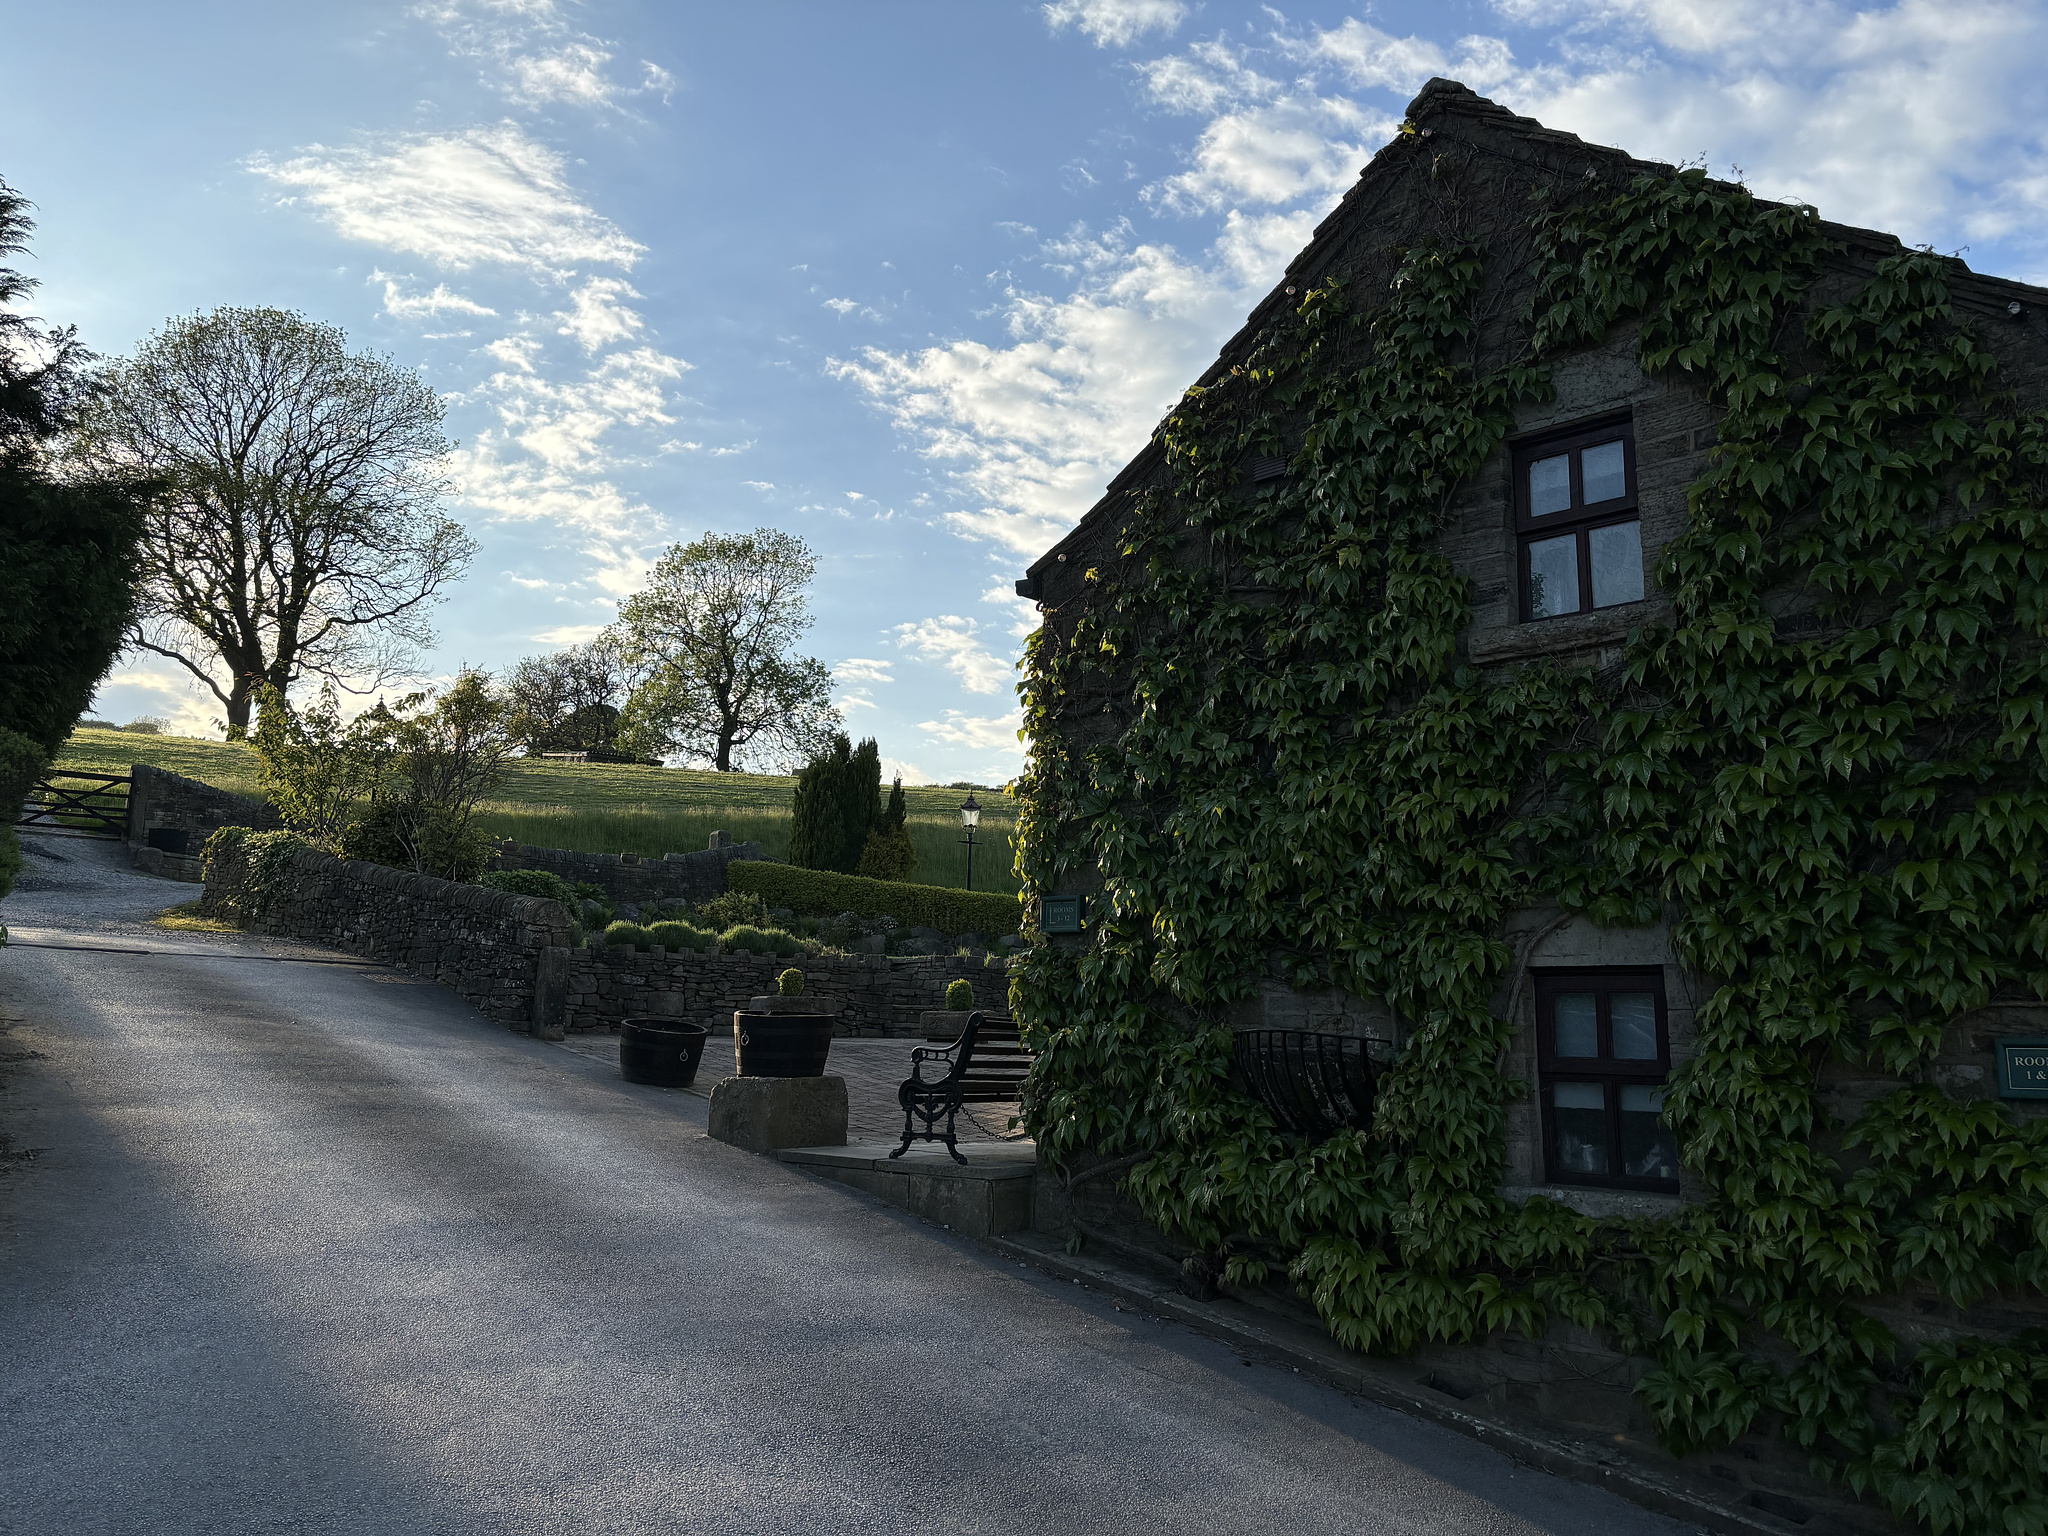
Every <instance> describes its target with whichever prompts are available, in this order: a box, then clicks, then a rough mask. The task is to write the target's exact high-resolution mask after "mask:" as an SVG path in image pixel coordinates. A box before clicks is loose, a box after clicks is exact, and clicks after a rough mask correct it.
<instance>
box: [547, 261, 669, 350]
mask: <svg viewBox="0 0 2048 1536" xmlns="http://www.w3.org/2000/svg"><path fill="white" fill-rule="evenodd" d="M639 297H640V295H639V293H638V292H636V291H635V290H634V288H633V285H632V284H631V283H629V282H627V281H626V280H625V279H624V278H620V277H593V278H591V279H590V280H589V281H588V282H586V283H585V284H584V285H583V286H582V287H581V288H578V289H577V290H576V291H575V292H574V293H572V294H570V295H569V308H568V309H567V310H565V311H562V312H560V313H558V314H556V316H555V318H556V319H557V320H559V321H561V322H562V323H561V325H560V327H559V328H557V330H556V333H555V334H557V335H558V336H568V337H571V338H573V339H574V340H575V341H576V343H577V344H578V345H579V346H581V347H582V348H583V350H584V351H585V352H596V351H599V350H601V349H602V348H605V347H609V346H615V345H617V344H618V343H619V342H622V341H631V340H632V339H633V338H634V337H635V336H637V335H639V334H640V332H641V331H642V330H644V329H645V328H646V326H647V322H646V321H645V320H643V319H642V318H641V317H640V314H639V312H638V311H637V310H633V309H629V308H627V307H626V306H625V305H624V304H622V303H620V302H619V301H620V300H621V299H637V298H639Z"/></svg>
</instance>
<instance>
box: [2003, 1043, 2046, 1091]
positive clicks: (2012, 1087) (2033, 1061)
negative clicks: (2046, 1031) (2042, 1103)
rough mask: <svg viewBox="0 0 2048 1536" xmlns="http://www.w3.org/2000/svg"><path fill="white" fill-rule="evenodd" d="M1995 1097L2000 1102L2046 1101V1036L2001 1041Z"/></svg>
mask: <svg viewBox="0 0 2048 1536" xmlns="http://www.w3.org/2000/svg"><path fill="white" fill-rule="evenodd" d="M1997 1049H1998V1096H1999V1097H2000V1098H2002V1099H2048V1037H2036V1038H2032V1039H2026V1040H2000V1041H1999V1042H1998V1045H1997Z"/></svg>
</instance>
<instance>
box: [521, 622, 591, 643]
mask: <svg viewBox="0 0 2048 1536" xmlns="http://www.w3.org/2000/svg"><path fill="white" fill-rule="evenodd" d="M603 633H604V626H603V625H602V624H557V625H556V626H555V627H554V628H553V629H541V630H536V631H534V633H533V634H532V635H531V636H529V638H530V639H534V640H538V641H539V642H540V643H541V644H542V645H588V644H590V642H591V641H593V640H595V639H596V638H597V637H598V636H599V635H601V634H603Z"/></svg>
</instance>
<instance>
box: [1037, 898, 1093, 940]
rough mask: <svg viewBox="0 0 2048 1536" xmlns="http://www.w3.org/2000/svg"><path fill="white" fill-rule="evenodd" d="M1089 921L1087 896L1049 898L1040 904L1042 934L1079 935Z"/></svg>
mask: <svg viewBox="0 0 2048 1536" xmlns="http://www.w3.org/2000/svg"><path fill="white" fill-rule="evenodd" d="M1087 921H1088V898H1087V897H1086V896H1047V897H1045V898H1044V899H1043V900H1041V901H1040V902H1039V904H1038V931H1039V932H1040V933H1079V932H1081V930H1082V928H1083V926H1084V925H1085V924H1086V923H1087Z"/></svg>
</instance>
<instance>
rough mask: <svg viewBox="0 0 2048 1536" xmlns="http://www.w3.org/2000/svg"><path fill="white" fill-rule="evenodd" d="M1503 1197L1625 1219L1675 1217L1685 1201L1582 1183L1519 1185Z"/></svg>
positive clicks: (1518, 1201)
mask: <svg viewBox="0 0 2048 1536" xmlns="http://www.w3.org/2000/svg"><path fill="white" fill-rule="evenodd" d="M1501 1198H1502V1199H1505V1200H1512V1201H1514V1202H1515V1204H1517V1205H1520V1204H1521V1203H1522V1202H1523V1201H1525V1200H1537V1199H1542V1200H1555V1201H1556V1202H1557V1203H1558V1204H1559V1205H1563V1206H1569V1207H1570V1208H1571V1209H1572V1210H1575V1211H1577V1212H1578V1213H1579V1214H1580V1215H1581V1216H1591V1217H1594V1218H1595V1219H1599V1218H1602V1217H1610V1216H1611V1217H1617V1218H1620V1219H1622V1220H1626V1221H1645V1220H1655V1219H1657V1218H1659V1217H1663V1216H1676V1215H1677V1214H1678V1213H1679V1212H1680V1211H1682V1210H1684V1209H1685V1202H1684V1201H1683V1200H1682V1199H1680V1198H1679V1197H1678V1196H1677V1195H1653V1194H1650V1193H1648V1192H1647V1191H1644V1190H1639V1189H1589V1188H1587V1187H1585V1186H1584V1185H1580V1184H1519V1185H1515V1186H1513V1187H1511V1188H1507V1189H1503V1190H1502V1191H1501Z"/></svg>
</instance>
